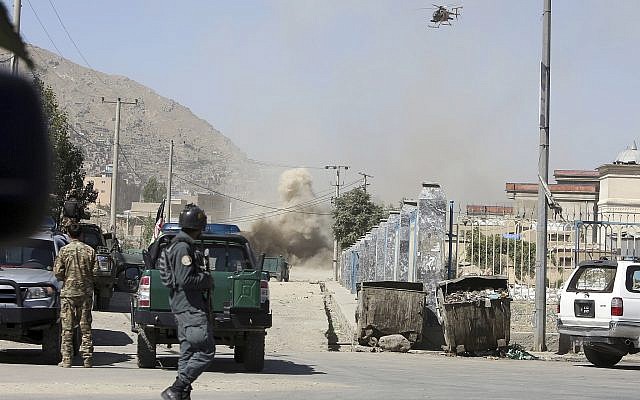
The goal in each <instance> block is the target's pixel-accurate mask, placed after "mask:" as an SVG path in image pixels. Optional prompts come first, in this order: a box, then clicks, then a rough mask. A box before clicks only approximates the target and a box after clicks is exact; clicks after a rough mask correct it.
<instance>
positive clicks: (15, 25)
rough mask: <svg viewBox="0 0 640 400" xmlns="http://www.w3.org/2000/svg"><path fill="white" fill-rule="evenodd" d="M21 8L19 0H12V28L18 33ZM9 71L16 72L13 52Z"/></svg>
mask: <svg viewBox="0 0 640 400" xmlns="http://www.w3.org/2000/svg"><path fill="white" fill-rule="evenodd" d="M21 8H22V1H21V0H13V29H14V30H15V31H16V33H17V34H18V35H20V9H21ZM11 73H12V74H13V75H17V74H18V56H16V55H15V53H14V54H13V56H12V57H11Z"/></svg>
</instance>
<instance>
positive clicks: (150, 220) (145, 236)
mask: <svg viewBox="0 0 640 400" xmlns="http://www.w3.org/2000/svg"><path fill="white" fill-rule="evenodd" d="M142 225H143V227H144V229H143V230H142V246H147V245H148V244H149V243H151V239H152V238H153V230H154V229H155V226H156V220H155V218H154V217H145V218H143V221H142Z"/></svg>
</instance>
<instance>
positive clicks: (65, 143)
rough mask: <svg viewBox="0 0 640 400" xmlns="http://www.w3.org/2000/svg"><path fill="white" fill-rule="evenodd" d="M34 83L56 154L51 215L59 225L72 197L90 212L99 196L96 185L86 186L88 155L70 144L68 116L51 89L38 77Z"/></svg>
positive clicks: (54, 157) (53, 152) (89, 183)
mask: <svg viewBox="0 0 640 400" xmlns="http://www.w3.org/2000/svg"><path fill="white" fill-rule="evenodd" d="M34 83H35V85H36V87H37V88H38V89H39V90H40V94H41V98H42V110H43V113H44V115H45V121H46V124H47V130H48V132H49V141H50V143H51V150H52V159H53V160H52V161H53V176H52V179H53V182H52V187H51V194H52V196H51V199H50V202H49V211H50V213H51V215H52V217H53V218H54V219H55V220H56V221H57V222H59V219H60V214H61V211H62V206H63V205H64V202H65V200H67V199H68V198H69V197H70V196H71V195H72V194H73V196H74V197H75V198H76V200H78V201H79V203H80V205H81V207H83V208H86V207H87V206H88V205H89V203H95V202H96V199H97V198H98V192H97V191H96V190H94V189H93V182H88V183H87V184H86V185H85V184H84V177H85V172H84V170H83V169H82V163H83V162H84V155H83V154H82V150H81V149H80V148H79V147H78V146H76V145H74V144H73V143H71V140H69V122H68V119H67V114H66V113H65V112H63V111H61V110H60V108H59V106H58V101H57V100H56V95H55V93H54V92H53V90H52V89H51V87H50V86H46V87H45V85H44V83H43V82H42V81H41V80H40V79H39V78H37V77H35V78H34Z"/></svg>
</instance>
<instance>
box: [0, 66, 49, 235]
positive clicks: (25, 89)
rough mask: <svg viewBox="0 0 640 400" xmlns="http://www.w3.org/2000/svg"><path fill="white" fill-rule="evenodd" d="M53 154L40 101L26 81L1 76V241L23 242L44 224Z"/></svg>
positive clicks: (2, 74)
mask: <svg viewBox="0 0 640 400" xmlns="http://www.w3.org/2000/svg"><path fill="white" fill-rule="evenodd" d="M50 160H51V156H50V149H49V141H48V135H47V130H46V127H45V119H44V116H43V113H42V108H41V105H40V97H39V95H38V94H37V92H36V90H35V88H34V87H33V85H32V84H31V83H30V82H28V81H27V80H25V79H23V78H18V77H14V76H10V75H7V74H5V73H0V210H3V212H2V215H3V220H2V223H3V224H5V226H11V227H12V229H4V230H0V242H4V241H8V240H9V239H19V238H20V237H22V236H24V235H27V234H29V233H31V232H33V231H34V230H36V229H37V228H38V227H39V226H40V224H41V223H42V221H43V220H44V217H45V214H46V210H47V197H48V193H49V177H50V174H51V163H50Z"/></svg>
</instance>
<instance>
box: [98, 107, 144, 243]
mask: <svg viewBox="0 0 640 400" xmlns="http://www.w3.org/2000/svg"><path fill="white" fill-rule="evenodd" d="M102 102H103V103H107V104H115V105H116V127H115V133H114V134H113V171H112V173H111V217H110V219H109V225H110V226H109V228H110V230H112V231H113V232H114V234H115V232H116V199H117V195H116V194H117V190H118V154H119V153H118V152H119V149H118V147H120V106H121V105H122V104H138V99H135V102H126V101H122V99H121V98H120V97H118V99H117V100H116V101H107V100H105V99H104V97H103V98H102Z"/></svg>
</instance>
